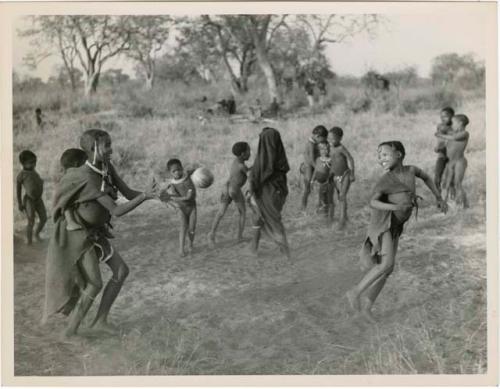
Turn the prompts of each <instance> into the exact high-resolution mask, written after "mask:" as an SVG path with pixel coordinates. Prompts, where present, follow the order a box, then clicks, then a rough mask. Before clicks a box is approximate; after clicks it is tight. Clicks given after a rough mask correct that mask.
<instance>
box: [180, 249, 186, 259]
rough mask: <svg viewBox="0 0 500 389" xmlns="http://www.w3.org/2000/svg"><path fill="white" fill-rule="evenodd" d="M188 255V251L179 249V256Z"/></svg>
mask: <svg viewBox="0 0 500 389" xmlns="http://www.w3.org/2000/svg"><path fill="white" fill-rule="evenodd" d="M185 256H186V252H185V251H184V250H181V251H179V257H181V258H184V257H185Z"/></svg>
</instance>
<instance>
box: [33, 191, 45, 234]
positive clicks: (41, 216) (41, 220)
mask: <svg viewBox="0 0 500 389" xmlns="http://www.w3.org/2000/svg"><path fill="white" fill-rule="evenodd" d="M36 212H37V214H38V226H37V228H36V230H35V239H37V240H38V241H40V240H41V239H40V232H41V231H42V229H43V227H44V226H45V223H46V222H47V210H46V209H45V204H44V203H43V200H42V199H40V203H39V204H37V206H36Z"/></svg>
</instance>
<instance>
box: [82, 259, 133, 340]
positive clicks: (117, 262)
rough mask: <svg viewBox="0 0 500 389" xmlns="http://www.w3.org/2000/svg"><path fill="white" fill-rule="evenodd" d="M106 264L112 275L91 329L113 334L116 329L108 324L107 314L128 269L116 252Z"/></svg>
mask: <svg viewBox="0 0 500 389" xmlns="http://www.w3.org/2000/svg"><path fill="white" fill-rule="evenodd" d="M106 264H107V265H108V266H109V268H110V269H111V271H112V272H113V275H112V277H111V279H110V280H109V281H108V283H107V284H106V287H105V288H104V291H103V293H102V298H101V303H100V305H99V309H98V311H97V315H96V317H95V319H94V321H93V323H92V325H91V327H93V328H95V329H98V330H103V331H106V332H111V333H114V332H116V328H114V327H113V326H111V325H110V324H108V322H107V320H108V314H109V311H110V309H111V306H112V305H113V303H114V302H115V300H116V297H117V296H118V293H120V290H121V288H122V285H123V282H124V281H125V279H126V278H127V276H128V274H129V269H128V266H127V265H126V263H125V262H124V261H123V259H122V257H121V256H120V254H119V253H118V252H116V251H115V253H114V254H113V256H112V257H111V258H110V259H109V260H108V261H107V262H106Z"/></svg>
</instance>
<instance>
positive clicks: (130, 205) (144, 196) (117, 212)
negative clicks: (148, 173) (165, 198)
mask: <svg viewBox="0 0 500 389" xmlns="http://www.w3.org/2000/svg"><path fill="white" fill-rule="evenodd" d="M157 191H158V188H157V184H156V182H155V181H154V180H153V181H151V183H150V184H149V185H148V187H147V188H146V191H144V192H142V193H139V194H138V195H137V196H135V197H134V198H133V199H132V200H129V201H127V202H126V203H123V204H119V205H118V204H116V203H115V201H114V200H113V199H112V198H111V197H110V196H108V195H105V196H101V197H99V198H98V199H97V201H98V202H99V204H101V205H102V206H103V207H104V208H106V209H107V210H108V211H109V212H110V213H111V215H113V216H117V217H118V216H123V215H125V214H126V213H128V212H130V211H132V210H133V209H134V208H136V207H137V206H139V205H140V204H141V203H143V202H144V201H145V200H149V199H153V198H155V197H156V196H157V193H156V192H157Z"/></svg>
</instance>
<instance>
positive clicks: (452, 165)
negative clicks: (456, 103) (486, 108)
mask: <svg viewBox="0 0 500 389" xmlns="http://www.w3.org/2000/svg"><path fill="white" fill-rule="evenodd" d="M468 124H469V118H468V117H467V116H465V115H462V114H460V115H455V116H453V119H452V131H451V132H450V133H448V134H443V133H440V132H436V137H438V138H439V139H443V140H445V141H446V154H447V157H448V163H447V165H446V170H445V173H444V177H445V183H444V190H445V191H446V199H448V195H449V194H450V192H451V188H452V185H453V187H454V189H455V193H456V198H457V203H458V204H461V205H462V206H463V207H464V208H468V207H469V203H468V201H467V196H466V194H465V191H464V189H463V187H462V181H463V179H464V175H465V169H467V159H466V158H465V156H464V152H465V148H466V147H467V143H468V142H469V133H468V132H467V131H466V130H465V127H467V125H468Z"/></svg>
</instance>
